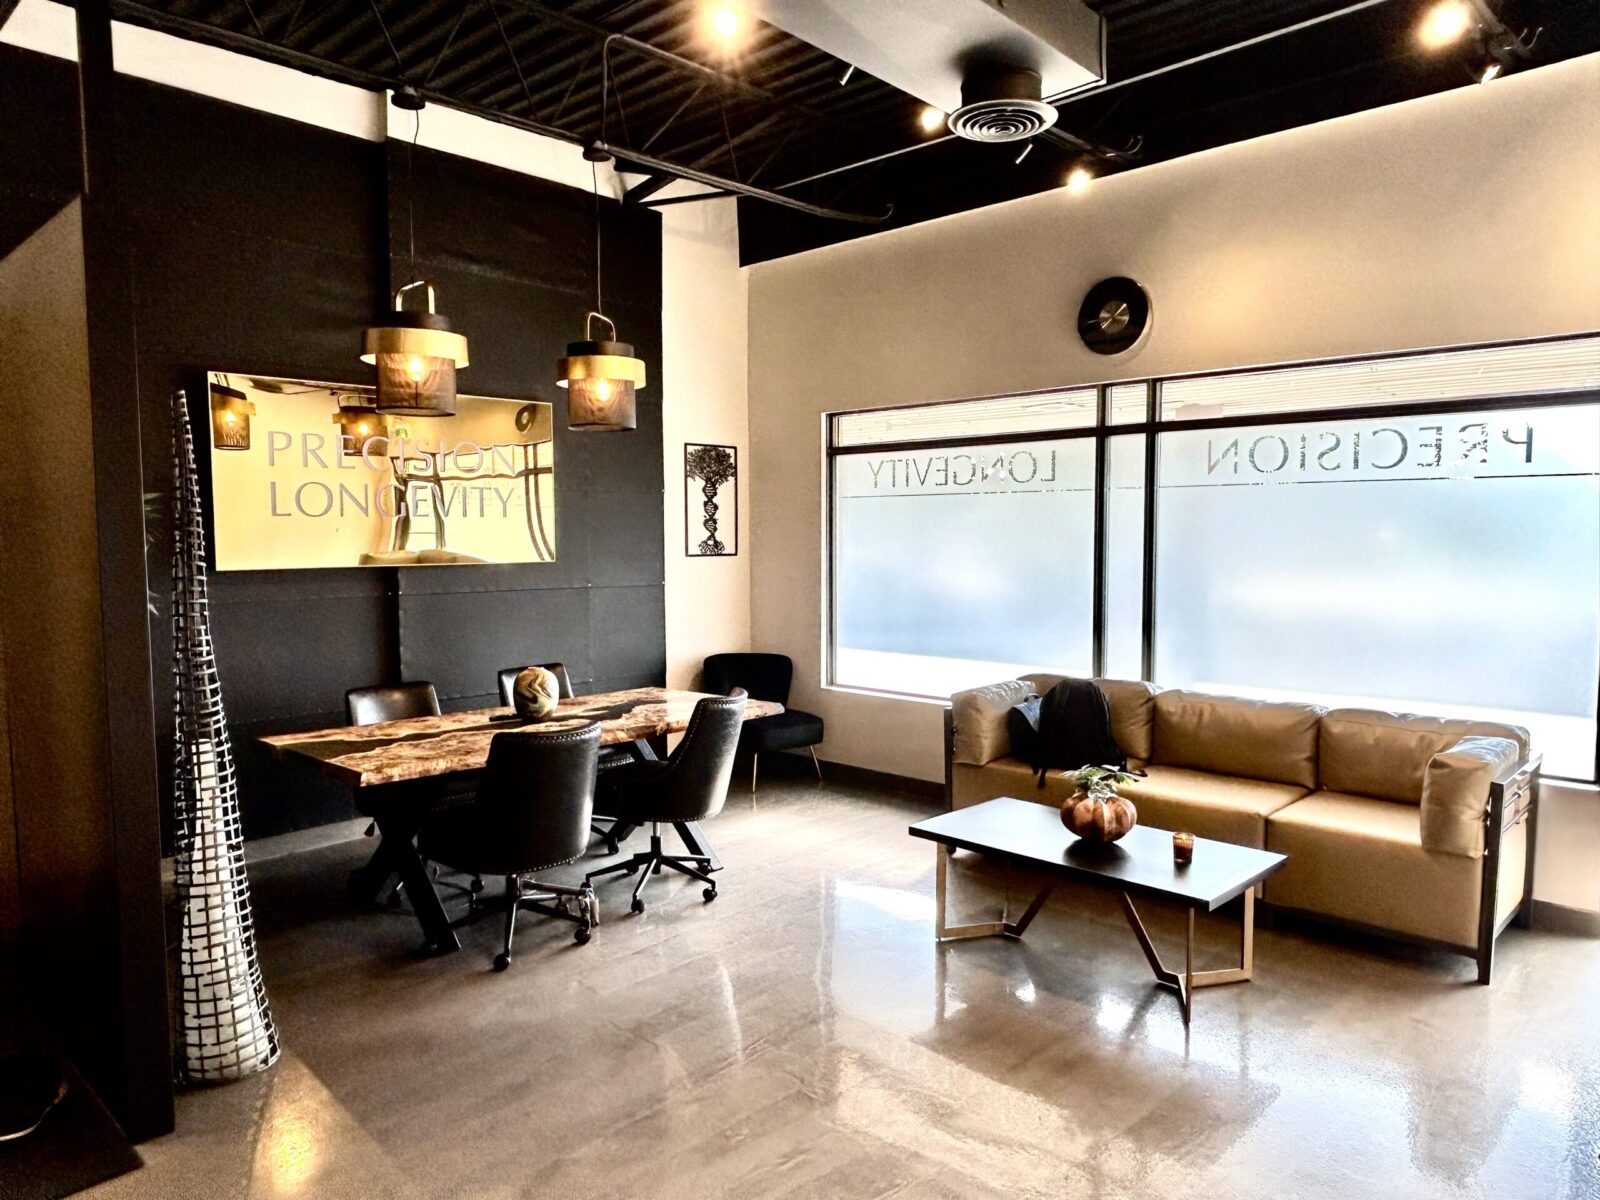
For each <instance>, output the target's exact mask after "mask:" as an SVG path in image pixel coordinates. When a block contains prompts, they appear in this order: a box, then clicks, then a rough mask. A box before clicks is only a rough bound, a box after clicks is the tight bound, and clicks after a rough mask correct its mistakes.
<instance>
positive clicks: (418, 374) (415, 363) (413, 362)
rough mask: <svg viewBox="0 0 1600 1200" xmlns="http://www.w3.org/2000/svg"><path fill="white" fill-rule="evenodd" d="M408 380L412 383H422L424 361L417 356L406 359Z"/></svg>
mask: <svg viewBox="0 0 1600 1200" xmlns="http://www.w3.org/2000/svg"><path fill="white" fill-rule="evenodd" d="M406 378H407V379H409V380H411V382H412V383H421V382H422V359H420V358H418V357H417V356H416V355H415V354H413V355H411V356H410V357H409V358H407V359H406Z"/></svg>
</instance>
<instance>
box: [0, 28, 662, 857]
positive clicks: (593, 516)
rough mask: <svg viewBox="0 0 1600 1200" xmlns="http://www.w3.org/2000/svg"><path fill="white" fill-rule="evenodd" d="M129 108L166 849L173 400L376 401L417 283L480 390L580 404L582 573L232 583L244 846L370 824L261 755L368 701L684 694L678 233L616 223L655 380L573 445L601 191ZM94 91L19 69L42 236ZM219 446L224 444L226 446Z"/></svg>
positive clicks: (157, 91) (573, 475)
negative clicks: (545, 680)
mask: <svg viewBox="0 0 1600 1200" xmlns="http://www.w3.org/2000/svg"><path fill="white" fill-rule="evenodd" d="M119 84H120V85H121V117H122V122H123V129H122V134H123V137H122V141H121V147H122V151H123V153H122V159H121V162H122V167H123V171H124V176H123V184H124V196H125V199H126V204H127V208H128V210H129V213H130V222H129V229H128V237H129V239H130V243H131V246H132V251H133V259H134V271H135V288H136V292H137V304H138V322H139V327H138V375H139V396H138V399H137V413H138V429H139V432H140V435H141V440H142V455H143V462H144V470H145V481H146V491H147V492H149V493H152V496H151V499H150V501H149V504H148V508H147V520H148V530H149V549H148V555H149V563H150V568H151V570H150V576H151V581H152V582H151V587H152V592H153V594H152V596H151V598H150V599H151V606H152V609H153V612H152V616H151V618H150V620H151V635H152V649H151V655H152V659H153V666H154V677H155V681H156V683H155V688H156V695H155V704H156V709H157V715H158V729H157V741H158V747H157V748H158V750H159V752H160V754H161V756H162V763H161V771H162V790H163V810H164V811H163V814H162V817H163V825H164V827H166V826H167V825H168V823H169V816H170V803H169V797H168V792H169V791H170V785H169V784H168V782H167V779H166V772H167V771H168V770H169V769H170V738H171V715H170V694H169V692H168V690H167V688H168V679H169V665H168V664H169V656H170V653H171V637H170V629H169V626H168V622H169V613H168V609H167V598H166V596H165V594H164V586H163V581H164V579H165V575H166V563H167V562H168V554H169V547H170V528H169V520H168V515H167V512H168V505H167V496H168V494H169V492H170V488H171V481H170V473H171V467H170V462H169V452H170V441H169V421H168V398H169V396H170V394H171V392H172V390H173V389H174V388H178V387H190V388H191V389H192V388H193V387H194V385H195V383H196V382H197V380H198V379H199V378H200V376H201V374H202V373H203V372H204V371H206V370H224V371H242V372H248V373H251V374H261V375H279V376H289V377H299V378H308V379H321V380H333V381H351V382H360V381H364V380H366V378H367V376H368V374H369V373H370V370H371V368H369V367H366V366H364V365H363V364H362V363H361V362H360V361H359V359H358V358H357V353H358V345H359V341H360V335H361V330H362V328H363V327H364V326H366V325H368V324H370V323H372V321H373V319H374V318H375V317H377V316H378V315H379V314H380V313H381V312H382V311H383V310H385V309H386V308H387V307H388V301H389V294H390V289H391V287H393V286H396V285H398V284H399V283H403V282H406V281H407V280H408V279H409V278H412V277H418V276H426V277H427V278H429V279H431V280H432V281H433V282H434V283H435V285H436V286H437V287H438V289H439V297H440V308H441V310H442V311H444V312H445V313H446V314H448V315H449V316H450V318H451V320H452V321H453V322H454V323H455V326H456V327H457V328H458V329H460V330H461V331H463V332H464V333H466V334H467V335H468V337H469V339H470V342H471V352H472V366H471V367H470V368H468V369H467V370H466V371H464V372H462V374H461V378H460V386H461V388H462V390H463V391H466V392H471V393H476V394H481V395H491V396H505V397H509V398H516V399H539V400H547V401H551V402H553V403H554V404H555V416H556V421H555V424H556V445H555V464H556V476H555V479H556V531H557V532H556V538H557V561H556V562H555V563H551V564H528V565H519V566H481V567H480V566H459V567H435V568H402V569H391V568H381V569H351V570H338V571H325V570H315V571H272V572H267V571H251V572H231V573H215V572H214V573H213V574H212V577H211V603H212V632H213V635H214V637H215V640H216V648H217V657H218V665H219V669H220V672H221V677H222V685H223V695H224V700H225V702H226V704H227V708H228V714H229V717H230V721H231V722H232V725H233V732H234V739H235V751H236V753H237V755H238V758H239V762H240V770H241V793H242V804H243V810H244V827H245V833H246V836H247V837H260V836H265V835H268V834H274V833H280V832H284V831H286V830H292V829H299V828H305V827H308V826H312V825H317V824H322V823H326V822H328V821H332V820H338V819H341V818H344V817H349V816H353V815H354V808H353V807H352V805H351V801H350V797H349V796H348V794H346V793H345V792H344V791H343V790H342V789H340V788H338V787H335V786H333V785H331V784H329V783H327V782H325V781H323V780H322V779H320V778H319V777H318V776H316V775H315V774H314V773H312V772H310V771H307V770H303V769H301V768H298V767H296V766H292V765H286V764H283V763H279V762H277V761H275V760H273V759H272V758H271V757H270V756H268V755H265V754H263V753H261V752H260V751H258V750H257V749H256V748H255V746H254V738H256V737H257V736H259V735H260V734H263V733H268V732H280V731H285V730H293V729H307V728H315V727H318V726H322V725H329V724H338V723H342V722H343V720H344V716H343V697H344V691H345V689H346V688H350V687H355V686H359V685H363V684H368V683H380V682H392V681H397V680H400V679H430V680H432V681H433V682H434V683H435V684H436V685H437V687H438V689H439V693H440V696H441V699H442V700H443V701H444V703H445V706H446V707H447V708H463V707H473V706H475V705H481V704H487V703H493V702H497V701H495V700H494V696H495V694H496V683H495V674H496V672H497V670H498V669H499V668H501V667H503V666H510V665H513V664H522V663H528V662H545V661H552V660H560V661H563V662H565V663H566V664H567V666H568V668H569V670H570V671H571V674H572V677H573V682H574V685H575V686H576V687H577V688H578V689H579V690H580V691H584V690H588V691H599V690H605V689H609V688H616V687H629V686H639V685H644V684H660V683H662V682H663V681H664V677H665V670H666V665H665V663H666V647H665V626H664V621H665V616H664V600H663V564H662V519H663V518H662V444H661V419H660V416H661V414H660V405H659V397H660V395H661V386H660V336H661V320H660V309H661V234H660V220H659V217H658V216H657V215H656V214H655V213H653V212H650V211H648V210H642V209H637V208H628V209H624V208H623V207H622V206H621V205H619V204H617V203H615V202H613V201H609V200H608V201H604V202H602V205H601V208H602V221H603V231H604V242H603V245H604V263H605V279H606V309H607V312H608V313H609V314H610V315H611V316H612V317H613V318H614V319H615V320H616V321H617V323H618V325H619V327H620V330H621V332H622V336H623V337H624V338H625V339H626V340H629V341H632V342H633V343H635V345H636V346H637V347H638V350H639V353H640V355H641V356H642V357H643V358H644V359H645V361H646V363H647V366H648V370H649V374H650V380H651V386H650V387H649V388H647V389H645V390H644V391H643V392H641V394H640V401H639V428H638V430H637V431H635V432H632V433H618V434H592V433H591V434H573V433H569V432H568V431H567V430H566V428H565V413H566V403H565V392H564V391H562V390H561V389H560V388H557V387H556V386H555V385H554V382H553V374H554V365H555V360H556V358H557V357H559V356H560V355H561V354H562V353H563V352H564V347H565V344H566V342H567V341H569V340H572V339H574V338H576V337H578V336H580V330H581V324H582V317H583V313H584V311H585V309H587V308H590V307H593V304H594V291H593V288H594V275H593V270H594V266H593V264H594V239H593V232H592V224H593V210H594V204H593V200H592V199H591V197H590V196H589V195H588V194H587V193H586V192H584V191H581V190H578V189H575V188H570V187H565V186H562V185H558V184H554V183H549V182H546V181H543V180H539V179H535V178H533V177H531V176H526V175H521V174H518V173H516V172H512V171H506V170H502V169H499V168H495V167H489V166H485V165H483V164H479V163H475V162H471V161H469V160H466V159H461V158H457V157H454V156H451V155H446V154H440V153H436V152H433V151H429V150H425V149H417V150H415V151H413V150H412V149H411V147H410V145H409V143H407V142H403V141H402V142H389V143H386V144H374V143H371V142H367V141H364V140H362V139H359V138H354V137H349V136H345V135H342V134H337V133H332V132H329V131H326V130H322V129H318V128H315V127H312V126H308V125H303V124H300V123H298V122H294V121H289V120H285V119H282V118H278V117H274V116H271V115H267V114H263V113H260V112H256V111H253V110H250V109H245V108H241V107H238V106H235V105H230V104H226V103H222V102H220V101H216V100H212V99H209V98H205V97H200V96H196V95H193V94H191V93H187V92H183V91H180V90H177V89H174V88H168V87H163V86H160V85H156V84H150V83H146V82H142V81H138V80H132V79H128V78H126V77H123V78H122V79H121V80H119ZM74 87H75V72H74V71H73V69H72V67H71V64H64V63H59V62H55V61H52V60H48V59H44V58H43V57H42V56H39V55H35V54H31V53H29V52H27V51H19V50H14V49H9V48H5V47H0V107H3V109H4V111H5V112H6V113H7V114H8V115H7V120H6V121H5V122H0V210H4V211H8V212H9V213H11V214H16V215H15V217H14V223H16V224H18V225H19V226H20V225H21V224H23V223H25V222H26V221H27V220H31V218H30V217H28V216H27V215H26V214H27V213H30V212H32V211H33V210H34V209H37V210H39V211H40V212H41V213H43V214H44V215H48V212H49V211H53V209H52V203H53V202H55V203H58V202H59V200H62V199H65V198H67V197H68V196H70V194H71V190H70V189H71V186H72V181H73V179H74V177H75V176H74V167H75V163H76V157H75V156H76V154H77V146H76V127H75V120H76V97H75V95H74ZM428 116H429V114H428V112H426V111H424V112H423V113H422V121H423V122H424V125H426V122H427V120H428ZM413 156H414V157H413ZM408 158H410V159H411V160H412V161H410V162H409V163H408ZM408 186H409V187H410V188H414V193H415V196H414V200H415V207H414V217H415V262H414V264H413V263H412V262H411V261H410V248H409V245H408V221H407V201H408V195H409V192H408ZM64 189H65V191H64ZM25 206H26V207H25ZM10 223H12V221H11V220H8V219H0V250H3V249H4V248H5V247H6V246H7V245H8V244H14V243H15V241H17V240H20V238H21V237H22V236H25V235H26V231H25V230H22V231H19V232H15V233H14V232H13V231H12V230H11V229H10V228H9V224H10ZM34 223H35V224H36V223H37V222H36V221H35V222H34ZM132 410H133V406H132V405H130V415H131V412H132ZM196 411H197V414H198V412H199V410H198V409H197V410H196ZM195 428H196V432H197V435H202V433H203V430H204V429H205V428H206V426H205V423H204V420H203V419H197V420H196V424H195ZM202 458H204V455H202Z"/></svg>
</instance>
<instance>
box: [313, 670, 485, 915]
mask: <svg viewBox="0 0 1600 1200" xmlns="http://www.w3.org/2000/svg"><path fill="white" fill-rule="evenodd" d="M344 712H345V718H346V719H347V720H348V721H349V722H350V724H352V725H381V724H383V723H384V722H386V721H404V720H408V719H410V718H412V717H437V716H438V715H439V714H440V708H439V693H438V692H437V691H436V690H435V689H434V686H433V684H431V683H429V682H427V681H426V680H421V679H419V680H416V681H414V682H412V683H395V684H377V685H374V686H372V687H358V688H351V689H350V690H349V691H347V692H346V693H345V694H344ZM459 795H460V791H459V788H457V789H454V791H453V792H452V789H451V788H450V787H449V786H448V785H447V784H445V783H444V782H443V781H441V780H437V779H419V780H417V781H415V782H414V783H403V784H401V783H395V784H388V785H386V787H385V801H384V802H385V804H386V805H388V806H393V805H394V804H396V803H405V804H409V805H416V806H418V807H420V808H422V809H428V808H433V807H436V806H438V805H440V804H444V803H447V802H448V799H447V798H454V797H459ZM377 832H378V826H377V822H376V821H374V822H373V823H372V824H370V825H368V826H367V836H368V837H372V836H373V835H374V834H376V833H377ZM394 875H395V868H394V866H393V864H392V863H391V862H390V861H389V856H388V854H386V853H385V851H384V848H383V847H382V846H381V845H380V846H379V847H378V849H377V850H375V851H373V854H372V857H371V858H370V859H369V860H368V862H367V865H366V866H364V867H361V868H358V869H357V870H355V871H352V872H351V873H350V895H351V898H352V899H357V900H372V899H377V898H378V897H379V896H381V895H382V893H383V890H384V888H385V887H386V886H387V885H388V883H389V881H390V880H392V879H394ZM478 887H479V888H481V887H482V884H481V883H479V884H478ZM404 890H405V888H404V885H403V884H401V883H400V882H399V881H398V880H396V881H395V887H394V891H393V892H391V893H390V895H389V899H390V902H391V903H394V904H398V903H399V901H400V895H401V893H402V892H403V891H404Z"/></svg>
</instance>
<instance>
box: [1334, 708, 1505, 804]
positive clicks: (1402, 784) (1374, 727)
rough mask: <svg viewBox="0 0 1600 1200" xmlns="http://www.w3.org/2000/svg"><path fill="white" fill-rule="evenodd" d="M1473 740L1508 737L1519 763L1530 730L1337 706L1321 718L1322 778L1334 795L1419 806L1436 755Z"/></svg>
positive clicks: (1487, 722) (1488, 723) (1480, 722)
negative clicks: (1469, 739)
mask: <svg viewBox="0 0 1600 1200" xmlns="http://www.w3.org/2000/svg"><path fill="white" fill-rule="evenodd" d="M1472 736H1478V737H1498V738H1509V739H1510V740H1511V741H1514V742H1516V743H1517V746H1518V748H1519V758H1518V761H1521V759H1522V758H1523V757H1526V755H1527V752H1528V731H1527V730H1526V729H1522V728H1520V727H1519V726H1516V725H1499V724H1496V723H1495V722H1492V721H1461V720H1451V719H1448V718H1445V717H1418V716H1412V715H1410V714H1409V713H1389V712H1378V711H1376V710H1374V709H1367V708H1336V709H1334V710H1333V711H1331V712H1329V713H1327V714H1326V715H1325V716H1324V717H1323V718H1322V728H1321V730H1320V733H1319V737H1318V741H1319V749H1318V774H1319V775H1320V777H1321V782H1322V786H1323V787H1324V788H1327V789H1328V790H1329V791H1332V792H1348V793H1350V794H1352V795H1357V796H1376V797H1378V798H1380V799H1383V800H1396V801H1399V802H1400V803H1403V804H1421V803H1422V781H1423V776H1424V775H1426V773H1427V770H1428V763H1429V762H1430V761H1431V760H1432V759H1433V756H1434V755H1435V754H1437V753H1439V751H1441V750H1444V749H1447V748H1449V747H1450V746H1453V745H1454V744H1455V743H1456V742H1458V741H1460V740H1461V739H1462V738H1464V737H1472Z"/></svg>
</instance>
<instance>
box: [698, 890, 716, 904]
mask: <svg viewBox="0 0 1600 1200" xmlns="http://www.w3.org/2000/svg"><path fill="white" fill-rule="evenodd" d="M700 894H701V895H702V896H704V897H705V898H706V903H707V904H710V903H711V902H712V901H713V900H715V899H716V898H717V889H716V888H714V887H708V888H707V889H706V890H705V891H703V892H701V893H700Z"/></svg>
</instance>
